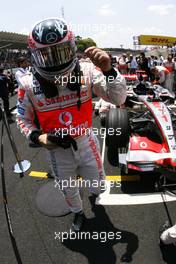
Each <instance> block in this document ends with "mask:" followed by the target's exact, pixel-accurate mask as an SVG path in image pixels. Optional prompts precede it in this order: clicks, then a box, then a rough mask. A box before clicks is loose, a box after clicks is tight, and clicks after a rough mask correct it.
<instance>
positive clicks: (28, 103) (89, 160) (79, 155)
mask: <svg viewBox="0 0 176 264" xmlns="http://www.w3.org/2000/svg"><path fill="white" fill-rule="evenodd" d="M80 68H81V71H82V72H83V79H82V86H81V94H80V97H81V98H80V99H81V108H80V111H79V110H78V107H77V100H78V95H77V92H76V91H71V90H69V89H68V88H67V87H64V86H60V87H58V91H59V95H58V96H56V97H54V98H50V99H48V98H46V97H45V95H44V93H43V92H42V90H41V88H40V85H39V83H38V82H37V81H36V80H34V77H33V75H32V74H31V75H30V76H26V77H25V76H24V77H23V78H22V79H21V83H22V87H21V88H20V89H19V97H18V101H19V103H18V111H17V124H18V127H19V128H20V129H21V132H23V133H24V134H25V135H26V137H27V138H28V139H30V135H31V133H32V132H33V131H35V130H36V131H37V128H36V126H35V124H34V122H33V120H34V110H35V114H36V115H37V117H38V120H39V123H40V126H41V130H42V132H43V133H51V132H53V131H57V130H59V129H63V131H64V129H65V130H67V132H68V131H70V127H72V128H74V129H75V130H74V132H75V131H76V132H75V133H74V135H72V136H73V137H74V139H75V140H76V142H77V146H78V150H77V151H75V150H74V149H73V148H72V147H71V148H68V149H63V148H61V147H58V148H56V149H54V150H51V151H47V152H48V153H49V157H50V161H51V164H52V167H53V171H54V174H55V177H56V178H57V179H58V181H60V182H61V181H63V180H68V182H69V181H70V179H74V178H75V176H76V175H81V176H82V177H83V179H84V180H88V181H89V182H90V185H89V187H90V191H91V192H92V193H95V194H99V193H100V190H101V188H100V186H101V180H103V179H104V176H105V175H104V168H103V164H102V161H101V156H100V147H99V142H98V139H97V138H96V136H95V135H94V134H93V132H90V133H88V134H87V133H84V131H85V129H89V130H90V131H92V130H91V127H92V84H93V89H94V92H95V93H96V94H97V96H99V97H101V98H103V99H104V100H106V101H109V102H111V103H113V104H115V105H121V104H123V103H124V101H125V99H126V84H125V80H124V78H123V77H122V76H121V75H120V73H119V72H118V71H117V77H116V79H114V80H113V81H111V82H109V83H108V82H107V81H106V78H105V76H104V75H103V73H102V72H101V71H99V70H98V69H96V68H95V66H94V65H93V64H92V63H89V62H84V63H80ZM80 128H82V130H81V131H83V133H80ZM68 133H69V132H68ZM70 135H71V132H70ZM92 182H94V184H91V183H92ZM95 182H96V185H98V188H97V186H95ZM62 191H63V193H64V195H65V198H66V201H67V203H68V205H69V207H70V209H71V211H72V212H75V213H76V212H79V211H80V210H82V201H81V198H80V195H79V191H78V188H77V187H71V186H66V187H64V188H62Z"/></svg>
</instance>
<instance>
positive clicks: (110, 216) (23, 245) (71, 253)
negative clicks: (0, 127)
mask: <svg viewBox="0 0 176 264" xmlns="http://www.w3.org/2000/svg"><path fill="white" fill-rule="evenodd" d="M14 105H15V97H13V98H11V106H14ZM94 125H95V126H96V127H99V119H98V118H95V120H94ZM10 127H11V131H12V134H13V136H14V138H15V143H16V145H17V148H18V151H19V153H20V155H21V156H22V158H23V159H28V160H29V161H30V162H31V163H32V166H31V168H30V170H29V171H28V172H26V173H25V177H24V178H20V177H19V175H18V174H14V173H13V171H12V167H13V165H14V164H15V163H16V160H15V158H14V155H13V153H12V149H11V147H10V144H9V140H8V137H7V135H5V137H4V145H5V150H4V157H5V164H4V168H5V180H6V188H7V197H8V205H9V210H10V216H11V221H12V227H13V230H14V236H15V239H16V243H17V247H18V250H19V253H20V256H21V259H22V263H24V264H50V263H55V264H72V263H80V264H87V263H89V264H99V263H100V264H116V263H133V264H149V263H150V264H162V263H173V264H174V263H176V250H174V249H173V247H167V248H166V247H164V248H160V246H159V229H160V227H161V226H162V225H163V223H164V222H165V221H166V220H167V219H168V217H167V213H166V209H165V207H164V204H163V203H157V204H156V203H153V204H145V205H143V204H142V205H118V201H117V205H106V206H102V205H94V206H92V200H91V198H90V197H89V194H88V193H87V192H85V193H84V196H83V203H84V210H85V214H86V218H87V220H86V224H85V227H84V231H86V232H90V233H91V232H97V233H99V234H100V233H101V232H102V231H104V232H106V233H109V232H114V233H116V232H121V239H107V240H106V242H102V239H99V240H93V239H91V240H89V239H86V240H85V239H83V240H81V239H75V240H72V239H69V238H68V239H67V240H65V241H64V242H61V240H60V239H55V232H56V233H59V232H69V230H70V226H71V222H72V218H73V215H72V214H69V215H67V216H64V217H47V216H44V215H42V214H41V213H39V212H38V210H37V209H36V204H35V197H36V194H37V192H38V190H39V189H40V188H41V187H42V186H43V185H44V184H46V183H47V182H48V181H50V180H49V179H38V178H33V177H29V176H28V175H29V173H30V171H48V170H49V167H48V165H47V161H46V155H45V151H44V149H42V148H30V147H29V146H28V142H27V141H26V140H25V138H24V137H23V136H22V135H21V134H20V133H19V131H18V129H17V128H16V124H15V123H12V124H11V125H10ZM101 146H102V140H101ZM104 165H105V171H106V174H107V175H110V176H112V175H115V176H116V175H119V171H118V168H117V167H113V166H111V165H109V163H108V161H107V156H106V153H105V162H104ZM153 177H154V175H150V176H149V175H146V177H145V179H142V180H139V181H138V182H122V187H121V188H112V190H111V193H118V194H123V193H136V192H137V193H140V192H141V193H144V192H146V193H149V192H154V190H153V183H152V180H153ZM1 187H2V186H1V183H0V223H1V224H0V263H2V264H16V263H17V261H16V259H15V255H14V252H13V248H12V245H11V241H10V237H9V233H8V228H7V222H6V218H5V212H4V206H3V195H2V188H1ZM117 199H120V198H117ZM167 207H168V210H169V213H170V216H171V219H172V221H173V223H174V222H175V219H176V202H169V203H167Z"/></svg>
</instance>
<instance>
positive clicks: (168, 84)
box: [163, 55, 175, 92]
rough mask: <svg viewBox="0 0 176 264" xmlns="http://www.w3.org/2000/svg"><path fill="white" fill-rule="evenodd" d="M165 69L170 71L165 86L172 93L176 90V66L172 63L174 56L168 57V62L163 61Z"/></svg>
mask: <svg viewBox="0 0 176 264" xmlns="http://www.w3.org/2000/svg"><path fill="white" fill-rule="evenodd" d="M163 67H165V68H166V69H167V70H168V74H167V75H166V80H165V86H166V88H167V89H169V91H170V92H172V91H173V89H174V72H175V64H174V62H173V61H172V55H169V56H168V57H167V60H164V61H163Z"/></svg>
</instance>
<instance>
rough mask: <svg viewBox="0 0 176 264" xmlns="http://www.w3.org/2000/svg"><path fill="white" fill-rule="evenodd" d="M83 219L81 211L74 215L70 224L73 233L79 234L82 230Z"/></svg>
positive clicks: (83, 215)
mask: <svg viewBox="0 0 176 264" xmlns="http://www.w3.org/2000/svg"><path fill="white" fill-rule="evenodd" d="M85 218H86V217H85V214H84V212H83V211H80V212H79V213H75V215H74V219H73V223H72V230H73V231H74V232H79V231H80V230H81V229H82V227H83V224H84V222H85Z"/></svg>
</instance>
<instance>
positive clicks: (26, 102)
mask: <svg viewBox="0 0 176 264" xmlns="http://www.w3.org/2000/svg"><path fill="white" fill-rule="evenodd" d="M16 122H17V127H18V128H19V129H20V130H21V133H22V134H24V135H25V136H26V137H27V139H30V137H31V134H32V133H34V132H39V129H38V128H37V127H36V125H35V124H34V109H33V106H32V103H31V100H30V99H29V95H28V91H26V90H25V89H19V90H18V102H17V116H16Z"/></svg>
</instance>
